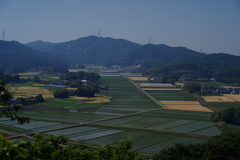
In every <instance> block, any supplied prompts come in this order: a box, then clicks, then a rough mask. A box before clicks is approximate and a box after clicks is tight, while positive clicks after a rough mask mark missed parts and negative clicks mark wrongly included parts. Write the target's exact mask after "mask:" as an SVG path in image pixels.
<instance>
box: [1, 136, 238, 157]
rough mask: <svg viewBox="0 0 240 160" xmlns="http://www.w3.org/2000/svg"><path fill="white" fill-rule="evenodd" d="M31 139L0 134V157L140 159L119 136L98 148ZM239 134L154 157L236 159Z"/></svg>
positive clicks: (61, 139) (178, 146)
mask: <svg viewBox="0 0 240 160" xmlns="http://www.w3.org/2000/svg"><path fill="white" fill-rule="evenodd" d="M33 138H34V143H30V142H29V141H21V142H20V143H17V144H13V143H11V142H10V141H9V140H8V139H6V138H4V137H3V136H0V159H1V160H11V159H14V160H29V159H31V160H56V159H57V160H143V159H146V157H145V158H143V157H142V156H141V155H140V154H139V153H137V152H136V151H134V150H132V144H133V143H132V139H131V138H128V139H126V140H122V141H120V142H119V144H118V145H115V146H111V145H106V146H103V147H101V148H99V149H98V150H90V149H87V148H80V147H77V146H67V143H68V139H67V138H66V137H64V136H58V137H54V136H48V137H45V136H43V135H40V134H36V135H34V137H33ZM239 142H240V134H239V133H227V134H222V135H219V136H215V137H213V138H211V139H209V140H208V141H207V142H206V143H201V144H190V145H183V144H175V146H173V147H168V148H166V149H164V150H161V151H160V153H159V154H157V155H155V156H154V157H149V159H153V160H205V159H207V160H226V159H229V160H236V159H240V143H239Z"/></svg>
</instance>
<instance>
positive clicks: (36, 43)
mask: <svg viewBox="0 0 240 160" xmlns="http://www.w3.org/2000/svg"><path fill="white" fill-rule="evenodd" d="M54 44H55V43H51V42H44V41H42V40H38V41H34V42H30V43H27V44H26V45H27V46H28V47H31V48H33V49H35V50H39V51H41V50H42V51H44V49H45V48H46V47H50V46H52V45H54Z"/></svg>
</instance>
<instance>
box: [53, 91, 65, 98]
mask: <svg viewBox="0 0 240 160" xmlns="http://www.w3.org/2000/svg"><path fill="white" fill-rule="evenodd" d="M53 96H54V98H68V97H69V91H68V90H67V89H59V90H55V91H54V92H53Z"/></svg>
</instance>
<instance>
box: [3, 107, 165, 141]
mask: <svg viewBox="0 0 240 160" xmlns="http://www.w3.org/2000/svg"><path fill="white" fill-rule="evenodd" d="M159 109H162V108H156V109H151V110H146V111H141V112H136V113H130V114H126V115H121V116H116V117H109V118H103V119H98V120H93V121H89V122H81V123H77V124H74V125H71V126H66V127H59V128H54V129H49V130H43V131H40V132H29V133H23V134H17V135H13V136H10V137H8V138H9V139H14V138H18V137H25V136H26V135H34V134H35V133H44V132H51V131H56V130H61V129H68V128H74V127H78V126H84V125H88V124H91V123H96V122H101V121H105V120H112V119H117V118H123V117H129V116H133V115H137V114H142V113H146V112H151V111H156V110H159Z"/></svg>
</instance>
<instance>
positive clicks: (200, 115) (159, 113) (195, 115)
mask: <svg viewBox="0 0 240 160" xmlns="http://www.w3.org/2000/svg"><path fill="white" fill-rule="evenodd" d="M140 115H145V116H154V117H166V118H175V119H188V120H206V121H209V116H210V113H206V112H193V111H177V110H166V109H159V110H156V111H150V112H146V113H142V114H140Z"/></svg>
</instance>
